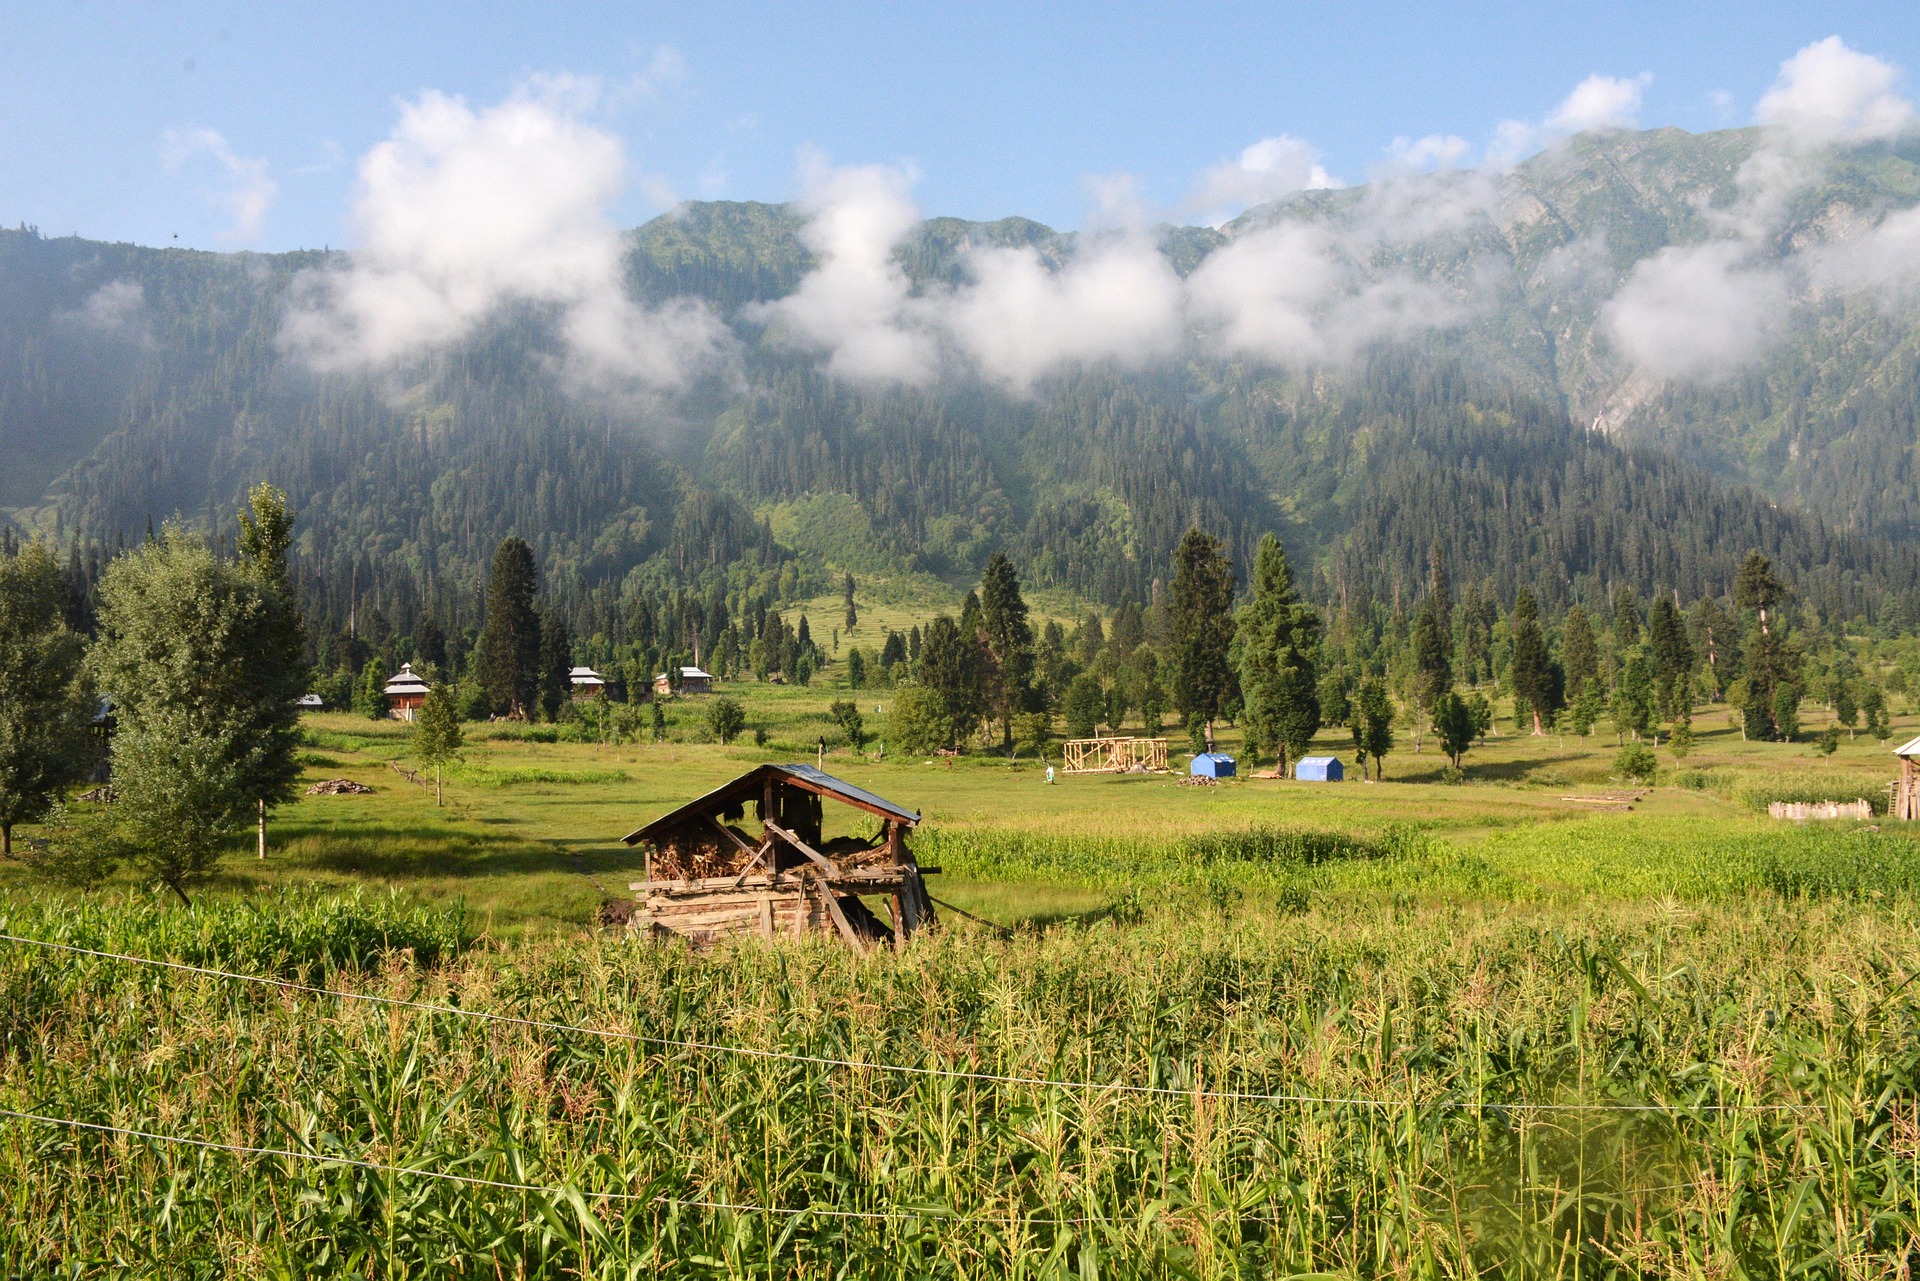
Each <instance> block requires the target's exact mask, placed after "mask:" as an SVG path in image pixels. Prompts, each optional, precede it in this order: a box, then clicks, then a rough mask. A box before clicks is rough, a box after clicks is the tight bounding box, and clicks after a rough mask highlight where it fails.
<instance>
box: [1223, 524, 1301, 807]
mask: <svg viewBox="0 0 1920 1281" xmlns="http://www.w3.org/2000/svg"><path fill="white" fill-rule="evenodd" d="M1320 631H1321V621H1320V613H1319V611H1318V610H1316V609H1315V608H1314V607H1313V606H1311V605H1308V604H1305V603H1303V602H1302V601H1301V600H1300V594H1299V592H1298V591H1296V590H1295V588H1294V584H1293V566H1292V565H1291V564H1290V563H1289V562H1288V560H1287V553H1286V549H1285V548H1284V547H1282V546H1281V545H1280V540H1279V539H1278V538H1276V537H1274V536H1273V535H1272V534H1268V535H1266V536H1265V537H1263V538H1262V539H1261V540H1260V546H1259V549H1258V550H1257V551H1256V552H1255V553H1254V559H1253V598H1252V599H1251V600H1250V601H1248V602H1247V604H1246V605H1245V606H1243V607H1242V608H1241V610H1240V615H1239V618H1238V619H1237V620H1236V621H1235V629H1234V643H1235V648H1236V649H1237V650H1238V652H1239V670H1240V689H1241V691H1242V693H1243V694H1244V695H1245V697H1246V725H1247V732H1248V741H1249V743H1253V742H1258V743H1259V744H1260V745H1261V746H1262V747H1265V748H1267V749H1268V750H1271V751H1273V752H1274V753H1275V754H1276V755H1277V756H1278V757H1279V768H1280V773H1281V775H1282V776H1283V777H1284V776H1285V775H1286V772H1287V767H1288V764H1289V761H1290V760H1291V759H1297V758H1298V757H1299V756H1300V755H1301V754H1302V753H1304V752H1305V751H1306V748H1307V745H1308V744H1309V743H1311V742H1312V741H1313V736H1314V734H1315V732H1317V731H1318V730H1319V728H1320V695H1319V673H1318V671H1317V670H1316V661H1317V658H1318V654H1319V647H1320Z"/></svg>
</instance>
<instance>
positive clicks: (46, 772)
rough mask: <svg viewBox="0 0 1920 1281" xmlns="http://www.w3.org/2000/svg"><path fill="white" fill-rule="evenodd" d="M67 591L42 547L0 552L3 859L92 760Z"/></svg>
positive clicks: (88, 702)
mask: <svg viewBox="0 0 1920 1281" xmlns="http://www.w3.org/2000/svg"><path fill="white" fill-rule="evenodd" d="M66 595H67V592H66V585H65V584H64V583H63V582H62V581H61V579H60V568H59V566H58V565H57V564H55V563H54V559H53V553H52V552H50V551H48V550H47V548H46V547H45V546H43V545H42V544H40V543H37V542H34V543H28V544H27V545H26V546H25V547H23V548H21V549H20V550H19V551H17V552H14V553H12V554H7V553H5V552H3V551H0V857H5V858H12V857H13V828H14V825H15V824H17V823H33V822H38V821H39V820H40V819H41V818H42V817H44V816H45V815H46V813H47V812H48V809H49V808H50V807H51V806H52V805H53V803H54V800H55V799H56V798H57V797H58V796H59V795H60V793H61V792H62V791H63V790H65V789H66V788H67V787H69V786H71V785H72V784H74V783H78V782H79V781H81V780H82V779H83V778H85V777H86V774H87V769H88V766H89V765H90V764H91V763H92V762H91V753H90V751H89V744H88V737H87V727H88V722H89V720H90V717H91V714H92V712H93V707H94V703H93V697H92V691H91V689H90V688H89V685H88V682H87V681H86V679H85V677H84V673H83V669H82V667H81V658H82V646H81V641H80V638H79V637H78V636H77V635H75V634H74V632H73V631H72V629H71V628H69V627H68V626H67V624H66V620H65V618H64V616H63V614H62V607H63V606H64V605H65V603H66Z"/></svg>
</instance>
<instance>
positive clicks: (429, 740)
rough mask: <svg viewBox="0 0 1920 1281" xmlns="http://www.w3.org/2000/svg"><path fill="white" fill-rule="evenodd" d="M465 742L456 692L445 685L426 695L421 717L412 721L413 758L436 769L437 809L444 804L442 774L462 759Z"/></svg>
mask: <svg viewBox="0 0 1920 1281" xmlns="http://www.w3.org/2000/svg"><path fill="white" fill-rule="evenodd" d="M463 741H464V740H463V738H462V735H461V733H460V713H459V710H458V709H457V708H456V707H455V706H454V698H453V691H452V689H451V688H449V687H448V685H447V684H446V682H444V681H442V682H441V683H440V684H438V685H435V686H434V687H433V688H432V689H430V690H428V691H427V696H426V697H425V698H424V699H422V700H421V702H420V712H419V715H417V716H415V717H414V718H413V754H414V755H415V756H417V757H419V758H420V763H421V764H423V765H431V766H432V767H433V803H434V804H435V805H442V804H445V796H444V795H443V791H442V781H441V772H442V769H443V767H444V766H445V765H446V763H447V762H448V761H453V760H458V759H459V758H460V748H461V746H462V743H463Z"/></svg>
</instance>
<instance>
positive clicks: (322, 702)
mask: <svg viewBox="0 0 1920 1281" xmlns="http://www.w3.org/2000/svg"><path fill="white" fill-rule="evenodd" d="M293 705H294V706H295V707H297V708H299V709H300V710H301V711H303V712H317V711H319V710H320V709H321V708H323V707H325V706H326V705H327V700H326V699H324V698H322V697H320V696H319V695H318V694H302V695H301V696H300V697H299V698H296V699H294V700H293Z"/></svg>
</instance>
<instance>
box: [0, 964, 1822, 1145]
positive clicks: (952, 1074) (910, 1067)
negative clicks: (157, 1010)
mask: <svg viewBox="0 0 1920 1281" xmlns="http://www.w3.org/2000/svg"><path fill="white" fill-rule="evenodd" d="M0 942H4V943H12V944H16V945H19V946H25V947H38V948H45V949H48V950H51V951H57V952H65V953H69V954H72V955H76V956H87V957H94V958H97V959H100V960H107V961H117V962H122V963H125V964H129V965H144V966H149V967H152V968H155V969H163V970H173V971H177V972H180V973H185V974H197V975H201V976H204V977H207V978H217V979H224V980H228V981H231V982H236V983H250V984H255V985H258V986H261V987H269V988H278V989H281V990H283V991H289V992H299V993H303V994H307V995H311V996H321V997H327V998H329V999H332V1000H341V1001H360V1002H365V1003H367V1004H373V1005H380V1006H386V1007H389V1008H395V1009H407V1010H417V1011H420V1012H422V1013H426V1014H436V1015H449V1016H453V1017H457V1018H464V1019H475V1020H479V1021H482V1022H487V1023H494V1024H502V1025H506V1026H511V1027H523V1028H529V1029H532V1030H535V1031H542V1032H556V1033H572V1034H575V1035H580V1036H591V1037H599V1038H602V1039H605V1040H616V1041H625V1042H629V1043H633V1044H638V1045H650V1046H658V1047H660V1048H662V1049H677V1050H691V1051H697V1052H701V1053H709V1054H722V1055H734V1056H737V1057H742V1058H755V1059H766V1060H774V1061H778V1062H786V1063H796V1064H804V1065H808V1066H815V1067H827V1068H843V1069H853V1070H865V1071H870V1072H889V1073H897V1074H900V1075H905V1076H919V1077H930V1078H940V1079H946V1080H963V1081H977V1082H981V1083H983V1084H990V1085H1013V1086H1025V1087H1030V1088H1034V1089H1059V1090H1074V1091H1084V1092H1089V1093H1114V1094H1135V1095H1152V1096H1160V1097H1179V1098H1187V1099H1205V1100H1208V1101H1213V1102H1222V1103H1271V1104H1288V1103H1293V1104H1305V1105H1323V1106H1328V1107H1369V1108H1382V1109H1388V1108H1398V1109H1422V1108H1428V1109H1433V1110H1447V1111H1466V1112H1556V1113H1580V1112H1613V1113H1660V1114H1663V1115H1671V1116H1678V1115H1686V1114H1689V1113H1696V1112H1818V1111H1820V1109H1819V1108H1818V1106H1817V1105H1814V1104H1809V1103H1762V1102H1753V1103H1708V1102H1699V1103H1689V1104H1672V1103H1621V1102H1604V1103H1564V1102H1544V1103H1543V1102H1531V1101H1513V1100H1494V1101H1483V1100H1473V1099H1457V1098H1454V1099H1447V1098H1442V1099H1375V1098H1362V1097H1356V1096H1341V1095H1322V1094H1303V1093H1269V1092H1262V1091H1252V1090H1219V1089H1207V1088H1204V1087H1202V1086H1192V1087H1180V1086H1170V1085H1143V1084H1140V1083H1138V1082H1132V1081H1075V1080H1066V1079H1059V1078H1053V1077H1037V1076H1021V1075H1017V1074H1012V1073H1001V1072H981V1071H976V1070H972V1069H967V1068H948V1067H929V1066H926V1065H915V1064H907V1063H888V1062H884V1061H880V1060H865V1059H845V1058H835V1057H832V1056H828V1055H819V1054H805V1053H801V1052H800V1051H797V1050H772V1049H760V1048H756V1047H753V1046H743V1045H724V1044H721V1043H718V1042H712V1041H698V1040H692V1039H687V1038H680V1037H667V1036H658V1035H654V1034H650V1033H645V1032H631V1031H627V1030H624V1029H620V1028H597V1027H588V1026H584V1025H582V1024H576V1023H563V1022H559V1021H557V1020H552V1019H535V1018H527V1017H525V1016H523V1015H517V1014H499V1013H495V1012H493V1011H491V1010H474V1009H468V1008H465V1007H463V1006H458V1005H445V1004H442V1003H439V1002H434V1001H413V1000H408V999H406V998H404V997H395V996H381V995H379V994H377V993H372V992H354V991H350V990H345V989H339V988H329V987H319V986H316V985H313V984H308V983H295V982H293V981H292V980H290V979H281V978H275V977H273V976H271V975H264V974H238V973H234V972H232V971H229V970H220V969H213V968H211V967H208V966H203V965H188V964H186V963H184V962H181V961H167V960H160V959H158V958H155V957H147V956H134V955H131V954H128V953H124V952H107V951H102V950H99V949H96V948H87V947H79V946H76V945H74V944H71V943H56V942H52V941H50V940H47V939H36V938H28V937H25V936H23V935H17V934H7V933H0Z"/></svg>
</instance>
